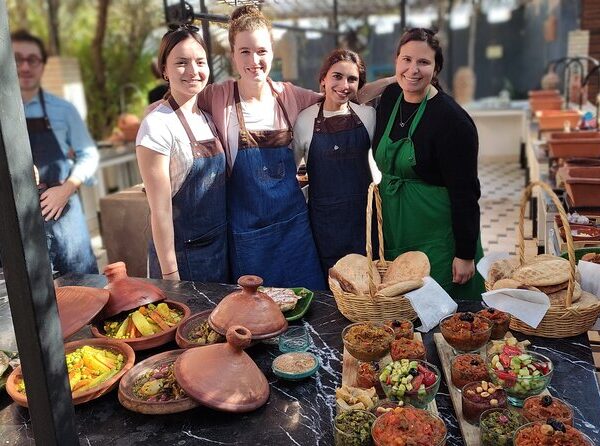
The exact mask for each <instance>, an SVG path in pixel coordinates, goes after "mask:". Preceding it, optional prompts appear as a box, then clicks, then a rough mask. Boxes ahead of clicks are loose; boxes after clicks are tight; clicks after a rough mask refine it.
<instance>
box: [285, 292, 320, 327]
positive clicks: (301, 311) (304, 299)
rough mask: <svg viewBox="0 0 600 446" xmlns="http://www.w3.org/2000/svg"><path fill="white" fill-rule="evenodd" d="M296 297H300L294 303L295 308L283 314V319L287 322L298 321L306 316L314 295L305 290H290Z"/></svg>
mask: <svg viewBox="0 0 600 446" xmlns="http://www.w3.org/2000/svg"><path fill="white" fill-rule="evenodd" d="M290 289H291V290H292V291H293V292H294V293H295V294H296V296H300V299H299V300H298V302H296V306H295V307H294V309H293V310H290V311H286V312H285V313H283V315H284V316H285V318H286V319H287V320H288V321H295V320H297V319H300V318H301V317H302V316H304V315H305V314H306V312H307V311H308V307H310V303H311V302H312V300H313V297H315V295H314V293H313V292H312V291H311V290H307V289H306V288H290Z"/></svg>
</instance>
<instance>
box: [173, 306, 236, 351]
mask: <svg viewBox="0 0 600 446" xmlns="http://www.w3.org/2000/svg"><path fill="white" fill-rule="evenodd" d="M212 311H213V310H212V309H211V310H204V311H201V312H200V313H196V314H192V315H191V316H190V317H188V318H187V319H186V320H185V321H183V322H182V323H181V324H179V327H177V331H176V332H175V342H177V345H178V346H179V347H181V348H193V347H203V346H204V345H210V344H198V343H197V342H194V341H191V340H190V338H189V336H190V332H191V331H192V330H194V329H195V328H196V327H198V325H200V324H201V323H202V322H204V321H206V320H207V319H208V316H210V313H212ZM219 337H221V338H222V340H221V341H218V342H215V344H218V343H220V342H225V337H224V336H223V335H219Z"/></svg>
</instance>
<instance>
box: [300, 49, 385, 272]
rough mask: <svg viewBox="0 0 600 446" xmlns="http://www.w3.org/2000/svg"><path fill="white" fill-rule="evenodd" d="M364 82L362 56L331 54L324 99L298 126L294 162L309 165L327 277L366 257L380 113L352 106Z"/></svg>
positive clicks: (312, 208) (324, 72)
mask: <svg viewBox="0 0 600 446" xmlns="http://www.w3.org/2000/svg"><path fill="white" fill-rule="evenodd" d="M365 78H366V74H365V65H364V63H363V61H362V59H361V58H360V56H359V55H358V54H356V53H355V52H353V51H349V50H343V49H338V50H334V51H332V52H331V53H330V54H329V55H328V56H327V57H326V58H325V61H324V62H323V66H322V68H321V71H320V74H319V83H320V85H321V91H323V92H324V93H325V97H324V100H323V101H322V102H320V103H317V104H315V105H312V106H310V107H308V108H307V109H305V110H303V111H302V112H301V113H300V115H299V116H298V120H297V121H296V124H295V126H294V140H293V143H292V146H293V148H294V157H295V159H296V164H299V163H300V160H301V159H302V158H304V160H305V161H306V171H307V174H308V180H309V187H308V210H309V216H310V223H311V227H312V233H313V236H314V239H315V243H316V245H317V251H318V253H319V259H320V262H321V268H322V270H323V274H324V275H325V277H327V275H328V271H329V268H331V267H332V266H333V265H334V264H335V262H337V261H338V260H339V259H340V258H342V257H344V256H345V255H347V254H351V253H358V254H365V231H366V228H365V227H366V223H365V218H366V207H367V190H368V188H369V184H371V182H372V181H373V175H372V173H371V168H370V165H373V164H372V163H370V162H369V150H370V148H371V140H372V138H373V132H374V129H375V109H373V108H372V107H369V106H365V105H358V104H355V103H352V102H350V99H351V98H354V97H355V96H356V93H357V91H358V90H359V89H360V88H361V87H362V86H363V84H364V83H365Z"/></svg>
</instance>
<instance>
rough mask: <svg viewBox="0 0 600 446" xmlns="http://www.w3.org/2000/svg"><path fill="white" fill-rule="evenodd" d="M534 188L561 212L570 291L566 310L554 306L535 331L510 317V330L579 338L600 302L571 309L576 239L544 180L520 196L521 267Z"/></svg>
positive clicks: (532, 184) (523, 260) (530, 185)
mask: <svg viewBox="0 0 600 446" xmlns="http://www.w3.org/2000/svg"><path fill="white" fill-rule="evenodd" d="M535 186H540V187H541V188H542V189H543V190H544V191H545V192H546V193H547V194H548V195H549V196H550V198H551V199H552V201H553V202H554V204H555V205H556V207H557V208H558V213H559V215H560V218H561V220H562V222H563V225H564V227H565V234H566V238H567V253H568V256H569V257H568V260H569V266H570V274H569V285H568V288H567V296H566V299H565V307H562V306H561V307H558V306H551V307H550V308H549V309H548V312H547V313H546V315H545V316H544V318H543V319H542V321H541V322H540V324H539V325H538V327H537V328H533V327H531V326H529V325H527V324H525V323H524V322H523V321H521V320H519V319H517V318H515V317H512V318H511V322H510V328H511V330H515V331H518V332H521V333H524V334H527V335H534V336H542V337H545V338H564V337H569V336H576V335H579V334H581V333H585V332H586V331H588V330H589V329H590V328H591V327H592V325H594V323H595V322H596V319H597V318H598V315H599V314H600V301H598V302H596V303H594V304H592V305H589V306H586V307H581V306H578V305H575V306H571V304H572V301H571V299H572V298H573V290H574V287H575V262H576V260H575V250H574V247H573V237H572V236H571V227H570V225H569V221H568V219H567V214H566V213H565V210H564V208H563V207H562V204H561V203H560V200H559V199H558V197H557V196H556V194H555V193H554V192H553V191H552V189H551V188H550V186H548V185H547V184H546V183H543V182H541V181H533V182H531V183H529V185H528V186H527V188H526V189H525V191H524V192H523V196H522V197H521V213H520V215H519V262H520V264H521V265H522V264H523V263H524V262H525V254H524V252H525V242H524V238H525V235H524V232H525V231H524V220H525V207H526V206H527V201H528V200H529V198H530V197H531V191H532V190H533V188H534V187H535ZM488 286H489V284H488V283H487V282H486V288H487V287H488Z"/></svg>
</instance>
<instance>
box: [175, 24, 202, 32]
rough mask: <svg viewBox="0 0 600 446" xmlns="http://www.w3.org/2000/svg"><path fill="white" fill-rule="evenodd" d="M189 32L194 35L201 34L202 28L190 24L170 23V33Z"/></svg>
mask: <svg viewBox="0 0 600 446" xmlns="http://www.w3.org/2000/svg"><path fill="white" fill-rule="evenodd" d="M175 31H189V32H192V33H197V32H200V28H198V27H197V26H196V25H191V24H189V23H169V32H175Z"/></svg>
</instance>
